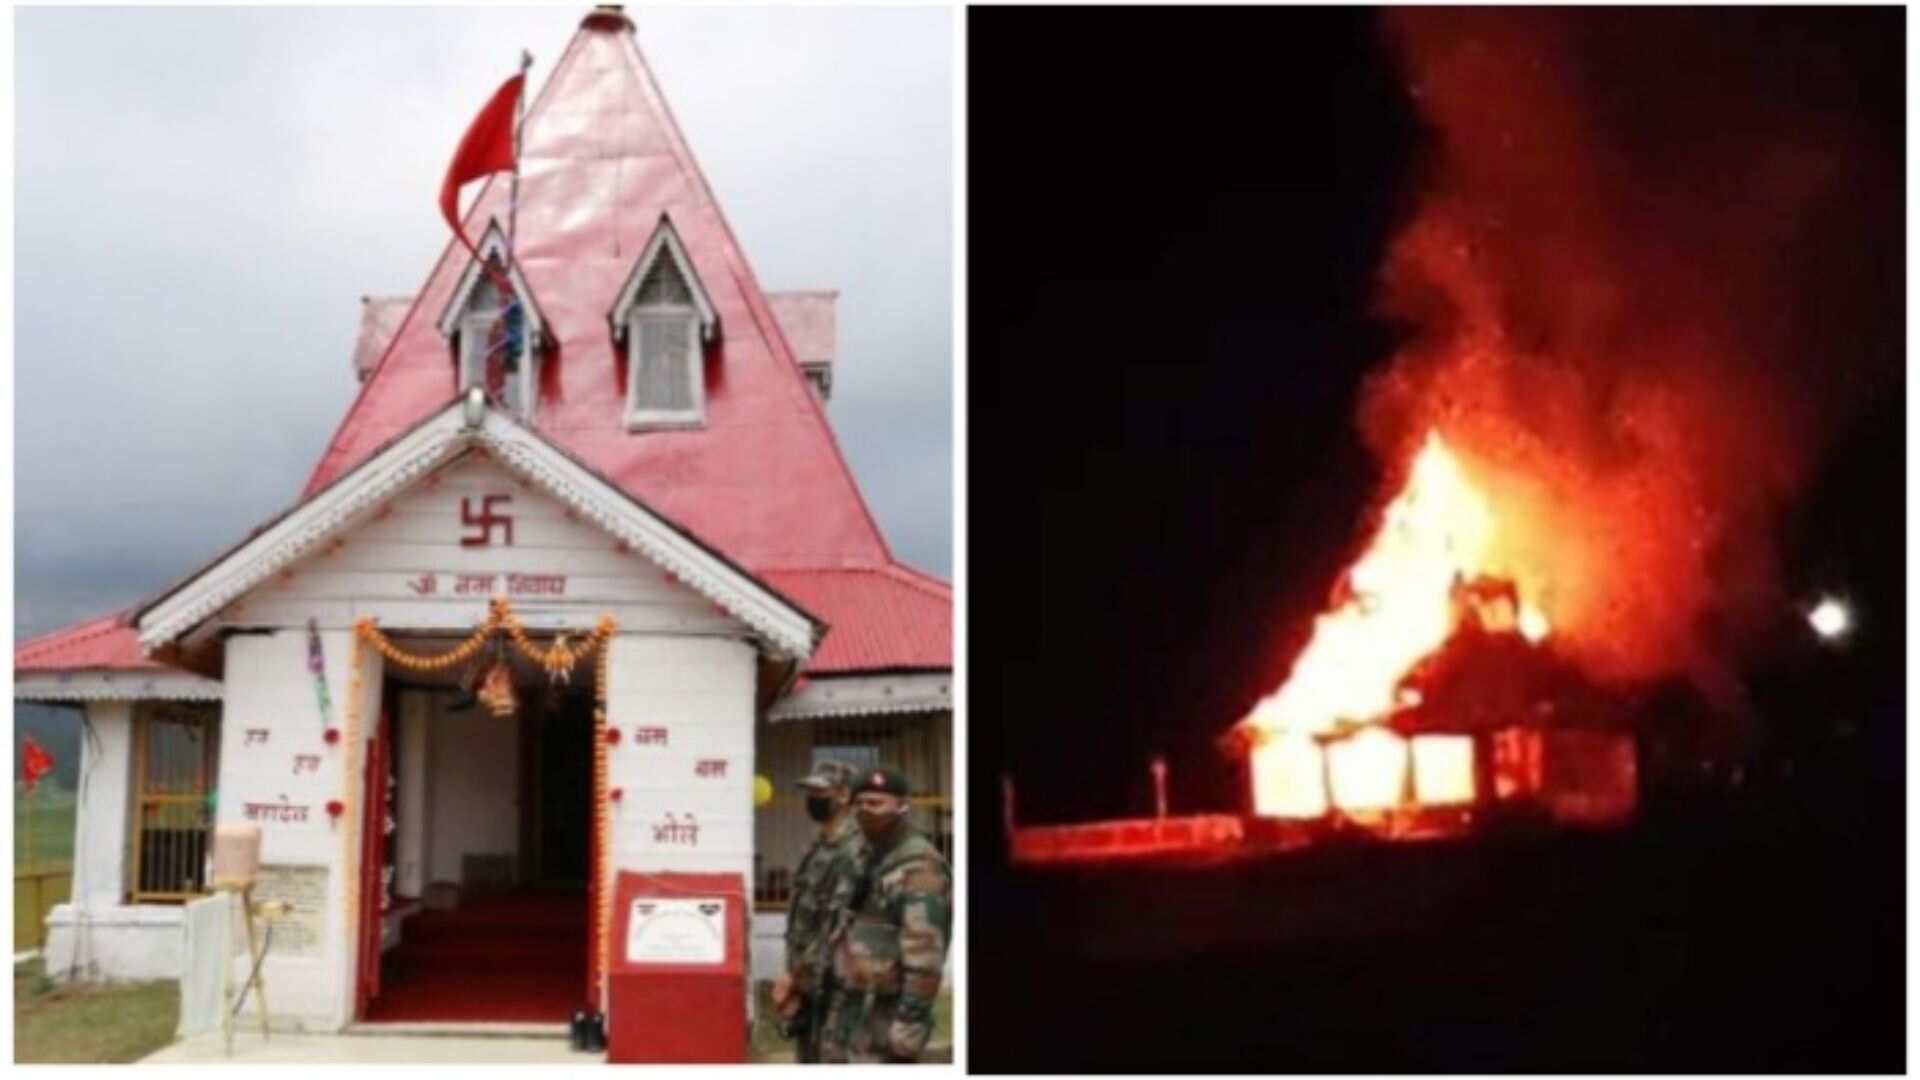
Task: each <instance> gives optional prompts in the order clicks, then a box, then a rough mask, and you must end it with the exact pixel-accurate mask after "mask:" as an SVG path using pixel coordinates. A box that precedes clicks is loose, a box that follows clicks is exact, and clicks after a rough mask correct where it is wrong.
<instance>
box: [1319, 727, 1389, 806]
mask: <svg viewBox="0 0 1920 1080" xmlns="http://www.w3.org/2000/svg"><path fill="white" fill-rule="evenodd" d="M1406 776H1407V740H1405V739H1403V738H1401V737H1400V736H1398V735H1395V734H1394V733H1393V732H1392V731H1390V730H1388V729H1386V728H1381V727H1367V728H1362V729H1361V730H1360V731H1359V732H1358V733H1357V734H1355V735H1353V736H1351V737H1350V738H1345V739H1341V740H1340V741H1339V742H1336V743H1333V744H1331V745H1329V746H1328V747H1327V780H1328V782H1329V783H1330V784H1331V785H1332V786H1333V801H1334V804H1335V805H1336V806H1339V807H1340V808H1341V809H1343V810H1386V809H1389V808H1391V807H1395V806H1398V805H1400V803H1401V801H1402V800H1403V798H1404V796H1405V789H1406Z"/></svg>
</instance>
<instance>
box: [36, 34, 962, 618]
mask: <svg viewBox="0 0 1920 1080" xmlns="http://www.w3.org/2000/svg"><path fill="white" fill-rule="evenodd" d="M586 10H587V6H586V5H582V6H581V7H579V8H577V9H570V8H549V9H532V10H529V9H517V8H486V9H479V8H474V9H466V8H438V9H435V8H415V9H393V10H382V9H350V8H337V9H330V10H329V9H285V10H274V9H245V8H200V9H173V10H168V9H152V8H146V9H142V8H120V9H111V10H108V9H98V10H87V9H31V8H28V9H20V10H18V11H17V12H16V14H15V19H16V23H15V26H16V34H17V39H16V57H17V72H18V74H17V82H16V91H17V112H16V116H17V121H16V123H17V128H16V130H17V140H18V142H17V145H16V155H15V161H16V188H15V191H16V198H15V207H14V210H15V218H14V220H15V252H14V254H15V264H14V265H15V271H16V277H17V281H16V291H15V301H16V309H15V310H16V312H17V320H16V329H15V339H14V346H15V367H14V379H15V513H16V517H15V521H16V526H15V573H16V579H15V580H16V588H17V592H16V597H17V602H16V606H15V610H14V631H15V633H16V635H30V634H34V633H39V632H42V631H45V630H49V629H54V628H57V627H58V626H60V625H62V624H64V623H66V622H68V621H70V620H73V619H76V618H82V617H86V616H90V615H94V614H100V613H104V612H107V611H110V610H114V609H117V608H120V607H123V606H126V605H128V604H130V603H132V602H134V601H135V600H138V599H140V598H141V597H143V596H145V595H146V594H148V593H150V592H152V591H153V590H155V589H157V588H159V587H161V586H163V585H165V584H167V583H169V582H171V581H172V580H174V579H175V578H177V577H179V576H181V575H182V574H184V573H186V572H188V571H191V570H193V569H195V568H197V567H198V566H199V565H200V564H202V563H203V562H205V561H206V560H207V559H208V558H210V557H212V556H213V555H214V554H216V553H218V552H219V551H221V550H222V549H224V548H225V547H226V546H227V545H229V544H231V543H233V542H235V541H237V540H239V539H240V538H241V537H242V536H244V535H245V534H246V532H247V531H248V530H250V529H251V528H253V527H254V526H256V525H258V524H260V523H261V522H263V521H265V520H266V519H267V518H268V517H270V516H271V515H273V514H274V513H276V512H278V511H279V510H281V509H282V508H284V507H285V506H287V505H288V504H289V503H290V502H291V501H292V500H293V499H294V498H295V496H296V495H297V493H298V491H299V488H300V486H301V484H302V483H303V482H304V481H305V480H306V477H307V474H308V471H309V470H310V469H311V468H312V467H313V464H314V462H315V461H316V460H317V459H318V457H319V454H320V451H321V449H322V447H323V446H324V445H325V443H326V440H327V438H328V437H329V436H330V435H331V434H332V432H333V429H334V427H335V425H336V424H337V423H338V421H339V419H340V416H341V415H342V413H343V411H344V410H345V408H346V406H347V404H348V402H349V401H350V400H351V397H352V395H353V393H354V391H355V389H356V383H355V381H354V378H353V375H352V373H351V367H350V362H349V360H350V356H351V353H352V347H353V341H354V332H355V330H356V328H357V320H358V317H359V308H360V302H359V300H360V297H361V296H362V295H364V294H374V295H380V294H393V295H410V294H412V293H414V292H417V291H418V289H419V287H420V285H421V283H422V282H423V281H424V280H425V277H426V274H427V271H428V270H429V269H430V267H431V263H432V260H433V259H434V257H435V256H436V255H437V254H438V253H439V252H440V250H441V246H442V244H443V243H444V242H445V239H446V226H445V225H444V223H443V222H442V221H441V220H440V218H439V216H438V213H437V211H436V209H435V198H436V196H437V194H438V190H439V184H440V179H441V177H442V175H443V174H444V171H445V169H446V165H447V160H448V158H449V157H450V155H451V153H452V150H453V146H454V144H455V142H457V141H458V139H459V137H460V134H461V132H462V131H463V130H464V129H465V126H466V124H467V123H468V121H469V120H470V119H471V118H472V116H473V114H474V113H475V112H476V111H477V110H478V109H479V107H480V105H481V104H482V103H483V102H484V101H485V100H486V98H487V96H488V95H489V94H491V93H492V92H493V90H494V88H495V87H496V86H498V85H499V83H500V81H501V80H502V79H503V78H505V77H506V76H507V75H509V74H511V73H512V71H513V66H514V63H515V59H516V57H517V56H518V54H519V50H520V49H521V48H522V47H525V48H528V49H531V50H532V51H533V54H534V57H535V61H536V62H535V65H534V69H533V73H532V79H531V86H532V87H534V88H537V87H539V86H541V85H543V84H544V82H545V79H546V75H547V73H548V71H549V70H551V66H552V64H553V62H554V61H555V60H556V59H558V57H559V55H560V53H561V50H562V49H563V48H564V47H565V45H566V43H567V41H568V40H569V38H570V37H571V36H572V34H573V32H574V29H575V27H576V26H577V24H578V22H579V19H580V17H581V16H582V15H583V14H584V13H585V12H586ZM633 14H634V15H635V21H636V22H637V24H638V36H639V41H640V46H641V49H642V51H643V52H644V53H645V54H646V56H647V58H648V60H649V61H650V62H651V63H652V65H653V68H654V73H655V75H656V76H657V77H658V78H659V80H660V83H661V85H662V88H663V90H664V91H665V93H666V95H667V99H668V102H669V103H670V104H671V106H672V108H673V110H674V113H675V116H676V118H677V119H678V120H679V122H680V125H681V127H682V128H683V129H684V130H685V132H686V135H687V139H688V141H689V142H690V143H691V144H692V146H693V151H694V154H695V156H696V157H697V158H698V159H699V161H700V164H701V166H702V167H703V169H704V170H705V172H706V174H707V177H708V179H709V181H710V182H711V183H712V184H713V186H714V188H715V190H716V193H717V195H718V197H719V199H720V202H721V205H722V207H723V209H724V210H725V212H726V214H727V216H728V218H729V220H730V221H731V223H732V225H733V228H734V231H735V233H736V234H737V235H738V236H739V237H740V241H741V243H742V244H743V245H745V247H746V253H747V257H748V259H749V260H750V261H751V263H752V264H753V268H754V270H755V272H756V273H757V274H758V275H759V278H760V281H761V283H762V285H764V286H765V287H766V288H768V289H774V290H777V289H790V288H838V289H840V290H841V294H840V350H839V357H838V361H837V365H836V366H837V371H836V373H835V380H834V397H833V401H832V402H831V404H830V405H829V407H828V415H829V416H830V417H831V418H832V420H833V423H834V427H835V430H836V432H837V433H838V435H839V437H840V441H841V445H842V447H843V448H844V450H845V451H846V453H847V456H848V457H849V458H850V459H851V462H852V465H853V470H854V472H855V474H856V475H857V476H858V477H859V480H860V483H861V487H862V489H863V490H864V491H865V493H866V496H867V499H868V501H869V503H870V504H871V505H872V507H873V511H874V513H875V514H876V515H877V516H878V517H879V520H880V524H881V527H882V528H883V529H884V530H885V531H886V534H887V537H888V540H889V541H890V542H891V543H892V545H893V547H894V550H895V552H896V553H897V554H898V555H899V556H900V557H901V558H902V559H904V560H906V561H907V562H909V563H911V564H913V565H916V566H919V567H922V568H924V569H927V570H929V571H932V572H934V573H937V574H939V575H941V576H943V577H950V575H951V570H952V556H951V534H952V516H951V506H952V501H951V495H952V471H951V470H952V395H951V386H952V382H951V371H952V368H951V363H952V356H951V353H952V348H951V321H952V320H951V311H950V307H951V302H950V301H951V295H952V293H951V287H952V271H951V256H952V244H951V236H952V232H951V217H950V215H951V211H952V206H951V204H952V161H951V148H952V123H951V115H952V113H951V105H952V89H951V76H952V72H951V62H950V56H951V52H950V49H951V40H952V39H951V33H952V29H951V27H952V22H951V15H950V13H949V12H948V11H946V10H943V9H928V8H912V9H875V8H865V9H818V8H814V9H802V8H785V9H753V8H714V9H658V8H645V9H639V10H637V11H634V12H633Z"/></svg>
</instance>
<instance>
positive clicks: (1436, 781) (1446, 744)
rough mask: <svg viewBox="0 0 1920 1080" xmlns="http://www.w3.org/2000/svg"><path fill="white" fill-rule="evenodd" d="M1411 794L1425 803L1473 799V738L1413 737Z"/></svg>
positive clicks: (1453, 736)
mask: <svg viewBox="0 0 1920 1080" xmlns="http://www.w3.org/2000/svg"><path fill="white" fill-rule="evenodd" d="M1413 797H1414V799H1415V801H1417V802H1420V803H1423V804H1425V805H1428V806H1438V805H1444V804H1448V803H1470V802H1472V801H1473V739H1472V738H1470V737H1469V736H1466V735H1415V736H1414V737H1413Z"/></svg>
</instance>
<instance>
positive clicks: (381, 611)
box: [213, 455, 738, 633]
mask: <svg viewBox="0 0 1920 1080" xmlns="http://www.w3.org/2000/svg"><path fill="white" fill-rule="evenodd" d="M489 496H493V497H499V496H505V497H506V498H507V499H508V500H509V501H507V502H504V503H500V502H496V503H494V504H492V505H493V509H494V512H495V513H496V514H498V515H505V516H509V517H511V518H512V519H513V543H512V544H511V545H509V544H507V543H506V542H505V541H506V533H505V531H504V530H503V529H500V528H498V527H496V528H495V529H494V530H493V532H492V534H491V536H492V538H493V543H492V544H490V545H487V546H478V547H463V546H461V543H460V541H461V539H462V538H463V537H467V536H474V535H476V532H475V529H474V527H472V526H468V525H466V524H463V519H462V511H463V507H464V509H466V510H469V511H471V512H472V513H474V514H479V513H480V512H481V509H482V507H483V506H484V505H486V504H484V503H483V501H482V500H483V499H485V498H487V497H489ZM471 574H480V575H493V577H494V579H495V585H496V586H497V587H498V588H499V589H500V591H501V592H502V593H503V594H504V595H506V596H507V597H508V598H509V599H511V600H512V601H513V604H514V609H515V611H516V612H518V614H519V615H520V619H521V621H522V622H523V623H524V624H526V625H527V626H528V627H529V628H534V629H542V628H545V629H560V628H564V629H571V630H575V631H585V630H589V629H591V628H592V627H593V624H594V621H595V620H596V619H598V618H599V616H600V615H602V614H611V615H613V616H614V617H615V618H616V619H618V620H619V621H620V626H621V627H622V628H623V629H626V630H642V629H645V630H652V631H660V632H668V633H731V632H733V631H734V630H735V629H736V628H737V625H738V624H736V623H735V622H734V621H733V620H732V619H730V618H729V617H727V616H726V615H724V614H722V613H720V612H719V611H717V610H716V609H715V608H714V606H713V605H712V604H711V603H709V602H708V601H707V600H706V598H705V597H703V596H701V595H700V594H699V593H696V592H694V591H693V590H691V589H689V588H687V587H685V586H684V585H681V584H679V583H678V582H675V581H673V580H671V579H670V578H669V577H668V576H667V574H666V573H665V572H664V571H662V570H661V569H660V567H658V566H656V565H654V564H653V563H651V562H649V561H648V560H647V559H646V558H645V557H644V556H641V555H639V554H636V553H634V552H632V551H628V550H625V549H623V548H622V547H621V546H620V545H619V544H618V543H617V542H616V541H615V540H614V538H613V537H612V536H611V535H609V534H608V533H607V532H605V531H603V530H602V529H600V528H599V527H597V526H594V525H590V524H588V523H586V522H583V521H580V520H578V518H577V516H576V515H574V514H572V513H571V512H570V511H569V510H568V509H567V507H566V506H565V505H564V504H562V503H561V502H559V501H558V500H556V499H554V498H552V497H551V496H548V495H547V494H546V493H545V492H542V491H539V490H537V489H534V488H532V487H530V486H528V485H527V484H526V483H525V482H524V481H522V480H520V479H519V478H518V477H516V476H514V475H512V474H511V473H508V472H507V471H506V470H504V469H502V468H501V467H500V466H499V465H497V464H495V463H494V462H492V461H490V460H487V459H486V458H485V457H482V456H471V455H470V456H468V457H465V458H462V459H460V460H458V461H455V462H454V463H452V464H450V465H448V466H447V467H445V468H444V469H442V470H441V471H439V472H438V473H435V474H433V475H431V476H429V477H427V478H426V479H424V480H422V481H420V482H418V483H417V484H416V485H415V486H414V487H412V488H410V489H408V490H407V491H406V492H404V493H403V494H401V495H399V496H398V497H396V498H395V499H394V500H393V502H391V503H390V504H388V506H387V507H386V509H385V510H384V511H383V512H381V513H378V514H376V515H375V516H374V517H373V518H372V519H371V520H369V521H367V522H366V523H365V524H362V525H360V526H359V527H358V528H355V529H353V530H352V531H351V532H350V533H349V534H348V535H347V536H346V538H345V541H344V542H343V543H339V544H335V545H328V546H326V547H325V548H324V549H323V550H321V551H320V552H319V553H317V554H315V555H312V556H309V557H307V558H305V559H303V560H301V561H300V562H299V563H298V564H297V565H295V566H294V567H292V568H291V569H290V570H288V571H287V572H286V573H284V574H282V575H281V576H280V577H278V578H275V579H274V580H273V581H271V582H269V583H266V584H263V585H261V586H260V587H259V588H256V589H255V590H253V591H252V592H251V593H249V594H247V595H246V596H243V597H241V598H240V599H239V600H237V601H235V602H234V603H233V604H230V605H228V606H227V608H226V609H225V610H223V611H221V612H220V613H219V614H218V615H216V616H215V618H214V620H213V625H216V626H263V625H266V626H305V625H306V622H307V620H308V619H309V618H317V619H318V620H319V621H320V626H321V627H322V628H323V629H326V628H337V629H343V630H344V629H348V628H350V627H351V626H352V625H353V621H354V620H355V619H357V618H360V617H362V616H371V617H373V618H376V619H378V620H379V621H380V624H381V625H382V626H385V627H388V628H390V629H391V628H405V627H412V628H416V629H430V628H441V629H457V630H468V629H471V628H472V627H473V625H474V624H475V623H476V622H478V621H479V620H480V619H481V618H483V617H484V616H485V615H486V608H487V599H488V597H489V596H490V595H492V590H480V591H474V592H461V591H459V590H458V586H459V584H460V580H459V579H460V577H461V575H471ZM428 575H431V577H432V589H431V591H430V592H425V593H423V592H422V590H423V589H425V588H426V583H425V581H424V579H425V578H426V577H427V576H428ZM509 575H527V576H534V577H548V576H552V575H560V576H564V578H565V583H564V586H563V587H562V590H561V592H560V594H559V595H552V594H551V593H548V592H545V591H538V592H536V591H533V590H532V589H529V588H526V587H523V588H521V589H520V590H519V591H516V590H515V589H514V588H513V585H514V583H513V582H512V581H510V580H509V578H508V576H509Z"/></svg>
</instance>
